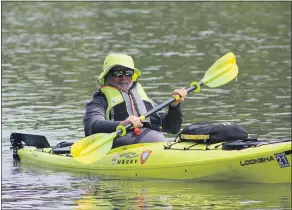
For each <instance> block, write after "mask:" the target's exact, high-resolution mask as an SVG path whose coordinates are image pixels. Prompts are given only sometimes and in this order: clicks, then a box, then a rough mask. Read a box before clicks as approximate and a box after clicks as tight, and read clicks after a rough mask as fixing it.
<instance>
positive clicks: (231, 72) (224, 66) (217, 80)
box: [201, 52, 238, 87]
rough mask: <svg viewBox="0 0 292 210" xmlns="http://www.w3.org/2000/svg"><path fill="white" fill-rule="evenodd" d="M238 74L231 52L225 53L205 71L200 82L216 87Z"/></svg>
mask: <svg viewBox="0 0 292 210" xmlns="http://www.w3.org/2000/svg"><path fill="white" fill-rule="evenodd" d="M237 75H238V66H237V64H236V59H235V56H234V54H233V53H231V52H230V53H227V54H226V55H224V56H223V57H221V58H220V59H219V60H217V61H216V62H215V63H214V64H213V65H212V66H211V67H210V68H209V69H208V70H207V72H206V73H205V75H204V78H203V79H202V80H201V82H202V83H203V84H204V85H207V86H208V87H218V86H221V85H224V84H226V83H228V82H230V81H231V80H233V79H234V78H235V77H236V76H237Z"/></svg>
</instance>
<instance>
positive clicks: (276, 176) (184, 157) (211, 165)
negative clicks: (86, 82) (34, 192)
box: [18, 141, 292, 183]
mask: <svg viewBox="0 0 292 210" xmlns="http://www.w3.org/2000/svg"><path fill="white" fill-rule="evenodd" d="M168 144H169V143H168ZM166 145H167V143H166V142H157V143H146V144H135V145H129V146H123V147H119V148H116V149H112V150H111V151H110V153H109V154H107V155H106V156H105V157H103V158H102V159H101V160H99V161H97V162H95V163H92V164H88V165H86V164H82V163H80V162H78V161H77V160H75V159H74V158H72V157H71V156H70V155H64V154H63V155H58V154H52V153H50V151H51V148H45V149H37V148H35V147H24V148H22V149H19V150H18V155H19V157H20V159H21V163H28V164H34V165H41V166H45V167H54V168H56V167H57V168H61V169H62V170H72V171H82V172H86V173H87V172H88V173H93V174H96V175H99V176H103V177H104V176H106V177H119V178H130V179H132V178H140V179H168V180H211V181H240V182H261V183H291V163H292V160H291V141H289V142H279V143H272V144H266V145H260V146H257V147H250V148H246V149H241V150H223V149H222V147H221V145H220V144H214V145H210V146H208V149H206V148H207V147H206V145H204V144H198V145H195V146H193V145H194V143H191V142H181V143H178V144H174V145H173V146H171V148H170V149H166V148H165V146H166ZM190 146H192V147H191V148H189V147H190ZM216 146H217V147H216ZM184 148H189V149H187V150H185V149H184Z"/></svg>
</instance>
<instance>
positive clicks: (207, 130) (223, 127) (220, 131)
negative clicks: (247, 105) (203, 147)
mask: <svg viewBox="0 0 292 210" xmlns="http://www.w3.org/2000/svg"><path fill="white" fill-rule="evenodd" d="M178 136H179V138H180V140H183V141H187V140H196V141H198V142H207V143H210V144H213V143H218V142H225V141H236V140H244V139H247V137H248V133H247V131H246V130H245V129H244V128H242V127H240V126H239V125H238V124H236V123H232V122H222V123H208V122H203V123H193V124H191V125H189V126H187V127H185V128H184V129H183V130H182V131H181V132H180V133H179V134H178Z"/></svg>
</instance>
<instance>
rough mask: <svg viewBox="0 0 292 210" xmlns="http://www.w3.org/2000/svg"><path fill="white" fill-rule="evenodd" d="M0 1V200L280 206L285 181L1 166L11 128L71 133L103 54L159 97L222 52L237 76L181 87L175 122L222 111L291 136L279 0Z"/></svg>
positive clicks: (39, 204)
mask: <svg viewBox="0 0 292 210" xmlns="http://www.w3.org/2000/svg"><path fill="white" fill-rule="evenodd" d="M2 8H3V10H2V16H1V18H2V22H1V23H2V66H1V73H2V78H1V79H2V81H1V82H2V87H1V88H2V98H1V100H2V101H1V102H2V103H1V105H2V110H1V111H2V177H3V178H2V192H3V194H2V198H3V200H2V202H3V203H4V206H3V207H5V208H6V209H25V208H30V207H35V208H37V209H42V208H43V209H49V208H52V209H53V208H54V209H56V208H61V207H62V209H72V207H77V206H79V208H81V206H82V205H83V206H86V205H90V204H92V205H95V206H98V207H102V206H103V207H104V209H108V206H111V207H110V208H115V206H117V207H116V208H120V209H121V208H129V209H131V208H133V209H134V208H137V209H139V208H141V209H147V208H148V209H153V208H156V209H176V208H184V209H194V208H195V209H196V208H197V209H200V208H201V209H210V208H213V209H220V208H221V209H224V206H227V207H228V208H230V209H236V208H240V209H249V208H253V209H254V208H257V209H258V208H260V209H275V208H278V209H285V208H286V209H287V206H288V207H289V206H290V207H291V199H290V196H287V195H291V192H290V193H289V190H288V189H286V186H277V187H274V188H273V189H272V187H266V186H264V185H260V186H258V185H255V186H254V185H248V186H247V185H244V186H240V185H238V186H236V187H233V186H229V185H228V184H227V183H226V184H225V183H223V184H220V185H219V186H218V185H217V184H210V185H209V184H206V185H205V184H199V185H197V184H194V183H180V184H179V183H167V182H166V183H164V182H132V181H117V180H91V179H87V178H84V179H85V180H83V179H82V180H80V178H75V177H71V176H69V175H67V174H66V173H64V174H58V175H52V174H50V175H48V176H47V175H44V174H41V173H40V172H34V173H33V172H31V171H30V170H23V169H22V168H21V167H20V168H17V167H16V168H15V167H13V164H12V152H11V151H10V150H9V146H10V142H9V136H10V134H11V133H12V132H15V131H17V132H25V133H33V134H40V135H45V136H46V137H47V138H48V139H49V141H50V144H52V145H55V144H57V143H58V142H60V141H67V140H70V141H72V140H76V139H80V138H82V137H83V135H84V133H83V125H82V117H83V113H84V109H85V103H86V102H87V101H89V100H90V98H91V97H92V94H93V93H94V92H95V87H96V81H95V79H96V78H97V75H98V74H99V73H100V71H101V67H102V62H103V59H104V57H105V56H106V55H107V54H108V53H110V52H124V53H128V54H130V55H132V56H133V57H134V60H135V65H136V66H137V67H138V68H139V69H141V70H142V72H143V76H142V77H141V80H140V82H141V83H142V85H143V86H144V87H145V89H146V90H147V93H148V95H149V96H150V97H151V98H153V99H154V100H155V101H156V102H158V103H160V102H163V101H164V100H166V99H168V98H169V95H170V93H171V91H172V90H173V89H174V88H176V87H187V86H188V85H189V84H190V82H191V81H198V80H200V79H201V78H203V76H204V73H205V72H206V70H207V69H208V68H209V67H210V66H211V65H212V64H213V63H214V62H215V61H216V60H217V59H219V57H221V56H223V55H224V54H225V53H227V52H229V51H232V52H233V53H234V54H235V55H236V58H237V63H238V66H239V75H238V78H237V80H236V81H235V80H234V81H232V82H230V83H229V84H226V85H224V86H221V87H218V88H214V89H211V88H208V87H202V89H201V91H200V92H199V93H192V94H189V95H188V97H187V99H186V101H185V103H184V105H183V112H184V126H185V125H188V124H190V123H193V122H203V121H232V122H237V123H240V124H241V125H242V126H243V127H244V128H246V130H248V131H249V133H250V135H251V136H252V137H258V138H259V139H269V140H274V139H277V140H287V139H291V9H290V8H291V3H290V2H232V3H230V2H108V3H106V2H3V4H2ZM80 181H82V183H80ZM252 186H254V187H252ZM243 187H246V188H248V189H247V190H246V189H243ZM219 188H220V189H219ZM221 188H222V189H223V190H221ZM266 188H269V189H266ZM278 189H279V190H278ZM267 192H274V193H267ZM273 195H274V196H273ZM38 196H39V197H38ZM288 197H289V199H287V198H288ZM91 198H93V199H91ZM56 200H58V201H59V202H56ZM118 202H119V203H118ZM81 209H82V208H81ZM99 209H100V208H99ZM288 209H289V208H288Z"/></svg>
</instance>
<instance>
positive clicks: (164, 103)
mask: <svg viewBox="0 0 292 210" xmlns="http://www.w3.org/2000/svg"><path fill="white" fill-rule="evenodd" d="M199 85H200V86H202V85H203V82H201V81H200V82H199ZM196 88H197V85H194V86H191V87H188V88H186V91H187V93H189V92H191V91H193V90H195V89H196ZM175 100H176V99H175V98H170V99H168V100H167V101H165V102H163V103H162V104H160V105H159V106H157V107H155V108H153V109H151V110H150V111H149V112H147V113H146V114H145V115H144V116H145V118H147V117H149V116H151V115H152V114H154V113H156V112H158V111H160V110H161V109H163V108H164V107H166V106H168V105H169V104H171V103H172V102H174V101H175ZM132 126H133V125H132V124H131V123H129V124H127V125H125V129H126V130H127V129H129V128H130V127H132ZM121 133H122V130H117V131H116V134H117V135H120V134H121Z"/></svg>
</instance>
